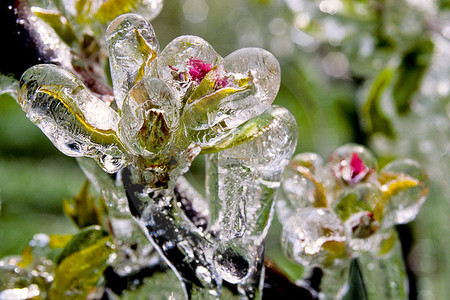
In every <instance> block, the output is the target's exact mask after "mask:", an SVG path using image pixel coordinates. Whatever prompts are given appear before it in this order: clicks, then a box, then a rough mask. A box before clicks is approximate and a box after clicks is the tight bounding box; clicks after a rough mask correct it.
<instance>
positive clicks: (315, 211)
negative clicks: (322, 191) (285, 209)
mask: <svg viewBox="0 0 450 300" xmlns="http://www.w3.org/2000/svg"><path fill="white" fill-rule="evenodd" d="M345 241H346V237H345V229H344V225H343V223H342V221H341V220H340V219H339V218H338V217H337V216H336V214H335V213H334V212H333V211H331V210H330V209H327V208H315V207H306V208H300V209H298V210H297V213H296V214H295V215H294V216H292V217H291V218H290V219H289V220H288V222H287V224H286V226H284V228H283V233H282V246H283V249H284V251H285V253H286V255H287V256H288V257H289V258H291V259H293V260H294V261H296V262H297V263H300V264H302V265H304V266H307V267H313V266H323V265H325V264H327V263H328V260H329V259H330V251H328V250H327V247H329V246H331V247H333V246H334V247H343V246H344V243H345Z"/></svg>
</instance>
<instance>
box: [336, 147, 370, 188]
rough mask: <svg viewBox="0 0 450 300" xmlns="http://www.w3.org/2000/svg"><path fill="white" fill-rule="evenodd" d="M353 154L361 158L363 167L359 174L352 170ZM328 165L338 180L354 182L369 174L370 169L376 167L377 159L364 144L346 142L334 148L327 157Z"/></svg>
mask: <svg viewBox="0 0 450 300" xmlns="http://www.w3.org/2000/svg"><path fill="white" fill-rule="evenodd" d="M354 154H357V156H358V157H359V159H361V160H362V163H363V164H364V167H365V169H364V170H363V171H361V172H360V173H359V174H355V173H354V172H353V171H352V167H351V161H352V157H353V155H354ZM328 165H329V167H330V169H331V172H332V174H333V175H334V176H335V177H336V178H337V180H338V182H342V183H345V184H349V185H352V184H356V183H358V182H361V181H364V180H365V179H366V178H367V176H370V174H371V172H372V170H376V169H377V160H376V158H375V156H374V155H373V154H372V152H371V151H370V150H369V149H367V148H366V147H364V146H361V145H357V144H346V145H343V146H341V147H339V148H338V149H336V150H335V151H334V152H333V153H332V154H331V155H330V157H329V159H328Z"/></svg>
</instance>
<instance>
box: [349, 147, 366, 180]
mask: <svg viewBox="0 0 450 300" xmlns="http://www.w3.org/2000/svg"><path fill="white" fill-rule="evenodd" d="M350 167H351V170H352V179H353V178H355V177H357V176H358V175H359V174H361V173H363V172H365V171H366V166H365V165H364V162H363V161H362V160H361V158H360V157H359V155H358V154H357V153H353V154H352V159H351V160H350Z"/></svg>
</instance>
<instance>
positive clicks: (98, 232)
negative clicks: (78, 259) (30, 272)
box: [56, 226, 108, 264]
mask: <svg viewBox="0 0 450 300" xmlns="http://www.w3.org/2000/svg"><path fill="white" fill-rule="evenodd" d="M105 237H108V233H107V232H106V231H104V230H103V229H101V228H100V226H90V227H86V228H84V229H83V230H81V231H80V232H79V233H78V234H77V235H75V236H74V237H73V238H72V239H71V240H70V242H69V243H68V244H67V245H66V247H65V248H64V249H63V251H62V252H61V254H60V255H59V257H58V258H57V260H56V263H57V264H60V263H62V261H64V259H66V258H67V257H68V256H70V255H72V254H73V253H76V252H79V251H81V250H83V249H85V248H88V247H90V246H92V245H95V244H96V243H97V242H98V241H99V240H101V239H103V238H105Z"/></svg>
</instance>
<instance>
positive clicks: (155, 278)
mask: <svg viewBox="0 0 450 300" xmlns="http://www.w3.org/2000/svg"><path fill="white" fill-rule="evenodd" d="M150 295H151V297H150V298H151V299H152V300H153V299H154V300H167V299H169V298H170V297H173V298H172V299H184V298H185V296H184V291H183V288H182V287H181V285H180V281H179V279H178V278H177V276H176V275H175V274H174V273H173V272H172V270H170V269H168V270H167V271H166V272H164V273H156V274H153V275H152V276H151V277H148V278H146V279H144V282H143V284H142V285H141V286H140V287H139V288H137V289H136V290H134V291H132V290H126V291H124V293H123V295H122V296H121V297H120V299H121V300H134V299H150V298H149V296H150Z"/></svg>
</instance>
